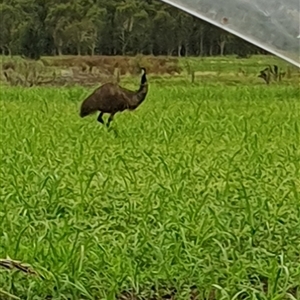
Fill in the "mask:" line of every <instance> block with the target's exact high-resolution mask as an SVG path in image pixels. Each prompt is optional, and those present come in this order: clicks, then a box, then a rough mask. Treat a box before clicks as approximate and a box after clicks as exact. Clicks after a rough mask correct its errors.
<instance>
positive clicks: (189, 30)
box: [0, 0, 256, 56]
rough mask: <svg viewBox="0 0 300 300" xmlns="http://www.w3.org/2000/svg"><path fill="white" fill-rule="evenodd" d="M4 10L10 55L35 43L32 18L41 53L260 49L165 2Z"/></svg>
mask: <svg viewBox="0 0 300 300" xmlns="http://www.w3.org/2000/svg"><path fill="white" fill-rule="evenodd" d="M0 14H1V17H2V23H3V24H5V26H3V29H2V30H1V33H0V48H1V49H2V52H3V53H9V54H23V52H24V45H29V44H30V43H31V42H30V40H29V38H30V37H31V35H30V34H27V33H26V34H25V36H22V34H23V31H24V30H25V29H24V28H27V29H26V30H25V31H28V30H29V29H28V28H29V27H31V25H29V24H30V23H32V22H33V23H34V24H35V25H36V29H35V30H38V31H39V32H36V33H34V35H37V36H39V38H40V43H39V49H36V51H37V52H39V53H42V54H58V55H62V54H92V55H93V54H95V53H96V54H124V55H125V54H155V55H160V54H162V55H166V54H168V55H179V56H181V55H186V56H187V55H190V54H192V55H201V56H203V55H215V54H220V53H221V54H223V53H224V54H230V53H237V52H243V53H244V52H245V51H246V53H247V54H251V53H253V52H254V51H256V50H255V49H256V48H255V47H254V46H249V44H247V45H248V47H247V45H245V43H241V42H240V40H239V39H237V38H235V37H232V36H228V34H224V33H222V32H221V31H220V30H218V29H216V28H214V27H212V26H210V25H207V24H206V23H205V22H203V21H201V20H198V19H196V18H194V17H192V16H190V15H188V14H186V13H183V12H181V11H179V10H177V9H175V8H173V7H170V6H168V5H166V4H164V3H162V2H161V1H159V0H154V1H138V0H126V1H111V0H110V1H104V0H77V1H75V2H74V1H73V2H72V1H58V0H49V1H44V0H22V1H16V0H3V3H2V4H0ZM26 39H27V40H26ZM245 49H246V50H245ZM30 51H32V50H30ZM25 52H26V53H27V52H28V50H26V51H25ZM26 55H27V54H26ZM34 56H35V55H34Z"/></svg>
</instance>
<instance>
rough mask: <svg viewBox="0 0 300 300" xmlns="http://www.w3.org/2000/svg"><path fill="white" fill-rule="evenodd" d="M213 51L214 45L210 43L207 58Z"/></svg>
mask: <svg viewBox="0 0 300 300" xmlns="http://www.w3.org/2000/svg"><path fill="white" fill-rule="evenodd" d="M213 50H214V45H213V43H212V42H211V43H210V45H209V56H213Z"/></svg>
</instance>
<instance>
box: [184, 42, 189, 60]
mask: <svg viewBox="0 0 300 300" xmlns="http://www.w3.org/2000/svg"><path fill="white" fill-rule="evenodd" d="M188 55H189V45H188V43H187V42H186V43H185V44H184V56H185V57H187V56H188Z"/></svg>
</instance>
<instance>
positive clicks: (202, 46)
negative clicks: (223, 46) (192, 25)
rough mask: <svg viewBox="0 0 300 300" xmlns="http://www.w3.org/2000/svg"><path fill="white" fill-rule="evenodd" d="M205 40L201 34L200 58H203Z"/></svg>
mask: <svg viewBox="0 0 300 300" xmlns="http://www.w3.org/2000/svg"><path fill="white" fill-rule="evenodd" d="M203 40H204V36H203V34H202V33H201V36H200V45H199V55H200V56H203V48H204V43H203Z"/></svg>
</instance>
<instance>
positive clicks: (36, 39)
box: [20, 23, 42, 60]
mask: <svg viewBox="0 0 300 300" xmlns="http://www.w3.org/2000/svg"><path fill="white" fill-rule="evenodd" d="M41 40H42V39H41V36H40V30H39V29H38V28H37V26H36V25H35V24H34V23H28V24H27V25H26V26H25V27H24V28H23V30H22V32H21V37H20V52H21V54H22V55H24V56H25V57H28V58H30V59H36V60H38V59H39V58H40V57H41V50H42V47H41V45H40V43H41Z"/></svg>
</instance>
